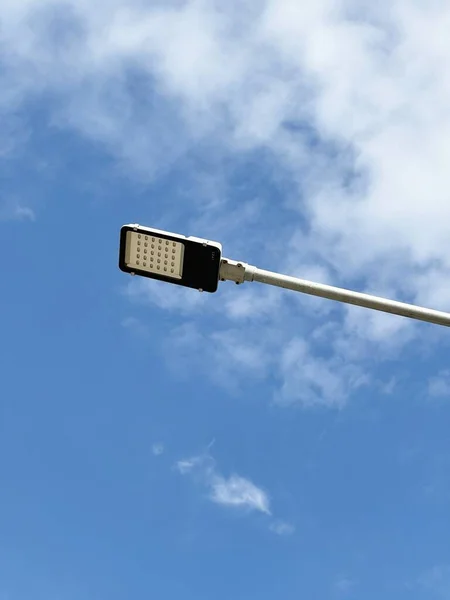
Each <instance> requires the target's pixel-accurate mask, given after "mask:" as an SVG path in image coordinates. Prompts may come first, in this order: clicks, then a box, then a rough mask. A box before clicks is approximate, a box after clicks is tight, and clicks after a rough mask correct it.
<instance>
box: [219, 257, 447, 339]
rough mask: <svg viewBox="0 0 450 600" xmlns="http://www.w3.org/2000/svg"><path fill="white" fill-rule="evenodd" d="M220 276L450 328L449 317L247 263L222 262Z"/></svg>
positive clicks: (227, 260) (428, 309) (237, 281)
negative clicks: (255, 282)
mask: <svg viewBox="0 0 450 600" xmlns="http://www.w3.org/2000/svg"><path fill="white" fill-rule="evenodd" d="M219 276H220V279H221V280H222V281H225V280H230V281H234V282H235V283H238V284H240V283H244V282H245V281H257V282H259V283H266V284H268V285H273V286H276V287H281V288H285V289H288V290H293V291H294V292H302V293H304V294H309V295H311V296H320V297H321V298H328V299H329V300H337V301H338V302H345V303H346V304H355V305H356V306H363V307H364V308H371V309H373V310H379V311H382V312H386V313H391V314H393V315H400V316H401V317H408V318H410V319H417V320H419V321H426V322H428V323H435V324H436V325H445V326H446V327H450V313H446V312H441V311H439V310H432V309H430V308H423V307H421V306H414V305H413V304H406V303H404V302H397V301H395V300H388V299H386V298H379V297H378V296H371V295H370V294H362V293H360V292H353V291H351V290H346V289H343V288H338V287H334V286H331V285H324V284H321V283H314V282H313V281H307V280H305V279H298V278H297V277H290V276H289V275H280V274H279V273H273V272H271V271H264V270H263V269H258V268H257V267H253V266H251V265H248V264H246V263H243V262H237V261H234V260H229V259H227V258H224V259H222V264H221V267H220V273H219Z"/></svg>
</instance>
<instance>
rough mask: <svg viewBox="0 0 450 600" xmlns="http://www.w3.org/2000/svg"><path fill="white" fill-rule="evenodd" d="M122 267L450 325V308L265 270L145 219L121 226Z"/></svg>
mask: <svg viewBox="0 0 450 600" xmlns="http://www.w3.org/2000/svg"><path fill="white" fill-rule="evenodd" d="M119 267H120V269H121V270H122V271H124V272H126V273H130V274H131V275H140V276H142V277H149V278H151V279H158V280H160V281H166V282H167V283H175V284H177V285H182V286H184V287H189V288H194V289H197V290H199V291H200V292H215V291H217V288H218V285H219V281H227V280H228V281H234V282H235V283H237V284H241V283H244V282H245V281H257V282H259V283H266V284H268V285H273V286H276V287H282V288H285V289H288V290H293V291H296V292H302V293H304V294H309V295H312V296H320V297H321V298H328V299H329V300H336V301H338V302H345V303H346V304H354V305H356V306H362V307H365V308H371V309H373V310H379V311H382V312H386V313H391V314H394V315H400V316H402V317H408V318H410V319H418V320H419V321H427V322H429V323H435V324H437V325H445V326H447V327H450V313H446V312H441V311H438V310H432V309H429V308H422V307H420V306H415V305H413V304H405V303H404V302H397V301H395V300H387V299H385V298H379V297H377V296H371V295H369V294H362V293H360V292H353V291H351V290H345V289H342V288H338V287H334V286H331V285H324V284H321V283H314V282H312V281H307V280H305V279H298V278H297V277H290V276H288V275H280V274H279V273H273V272H271V271H264V270H262V269H258V268H257V267H253V266H251V265H248V264H246V263H244V262H238V261H235V260H230V259H227V258H223V257H222V245H221V244H219V243H218V242H211V241H209V240H205V239H202V238H197V237H186V236H183V235H179V234H175V233H169V232H167V231H161V230H159V229H151V228H149V227H142V226H141V225H124V226H123V227H122V229H121V232H120V251H119Z"/></svg>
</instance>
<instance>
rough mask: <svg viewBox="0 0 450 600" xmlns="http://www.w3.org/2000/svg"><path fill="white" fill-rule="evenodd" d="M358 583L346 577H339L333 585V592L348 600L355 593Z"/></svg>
mask: <svg viewBox="0 0 450 600" xmlns="http://www.w3.org/2000/svg"><path fill="white" fill-rule="evenodd" d="M356 585H357V581H356V580H355V579H353V578H351V577H347V576H345V575H341V576H339V577H338V578H337V579H336V581H335V582H334V583H333V590H334V591H335V592H336V593H337V594H338V595H339V596H340V597H344V598H347V597H349V596H350V594H351V593H352V592H353V591H354V589H355V587H356Z"/></svg>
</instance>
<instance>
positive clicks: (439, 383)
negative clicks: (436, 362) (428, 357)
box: [428, 369, 450, 399]
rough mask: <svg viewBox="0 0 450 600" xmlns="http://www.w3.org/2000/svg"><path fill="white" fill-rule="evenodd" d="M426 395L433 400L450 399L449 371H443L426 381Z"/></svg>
mask: <svg viewBox="0 0 450 600" xmlns="http://www.w3.org/2000/svg"><path fill="white" fill-rule="evenodd" d="M428 394H429V395H430V396H432V397H434V398H447V399H450V371H449V370H448V369H444V370H442V371H440V372H439V373H438V374H437V375H436V376H434V377H431V378H430V380H429V381H428Z"/></svg>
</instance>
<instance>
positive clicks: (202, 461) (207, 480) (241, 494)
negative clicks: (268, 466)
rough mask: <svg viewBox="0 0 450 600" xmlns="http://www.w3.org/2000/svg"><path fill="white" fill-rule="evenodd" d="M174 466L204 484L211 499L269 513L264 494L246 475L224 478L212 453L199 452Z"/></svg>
mask: <svg viewBox="0 0 450 600" xmlns="http://www.w3.org/2000/svg"><path fill="white" fill-rule="evenodd" d="M176 468H177V470H178V471H179V473H180V474H181V475H191V476H192V477H195V478H196V479H197V480H198V481H200V482H201V483H202V485H204V486H206V488H207V489H208V497H209V499H210V500H211V502H214V503H215V504H219V505H221V506H225V507H229V508H235V509H245V510H249V511H256V512H261V513H264V514H267V515H270V500H269V496H268V495H267V493H266V492H265V491H264V490H263V489H262V488H259V487H258V486H256V485H255V484H254V483H253V482H252V481H250V480H249V479H246V478H245V477H241V476H239V475H236V474H232V475H230V476H229V477H224V476H223V475H222V474H221V473H219V471H218V470H217V467H216V463H215V461H214V460H213V459H212V458H211V456H209V455H200V456H193V457H191V458H187V459H183V460H179V461H178V462H177V463H176Z"/></svg>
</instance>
